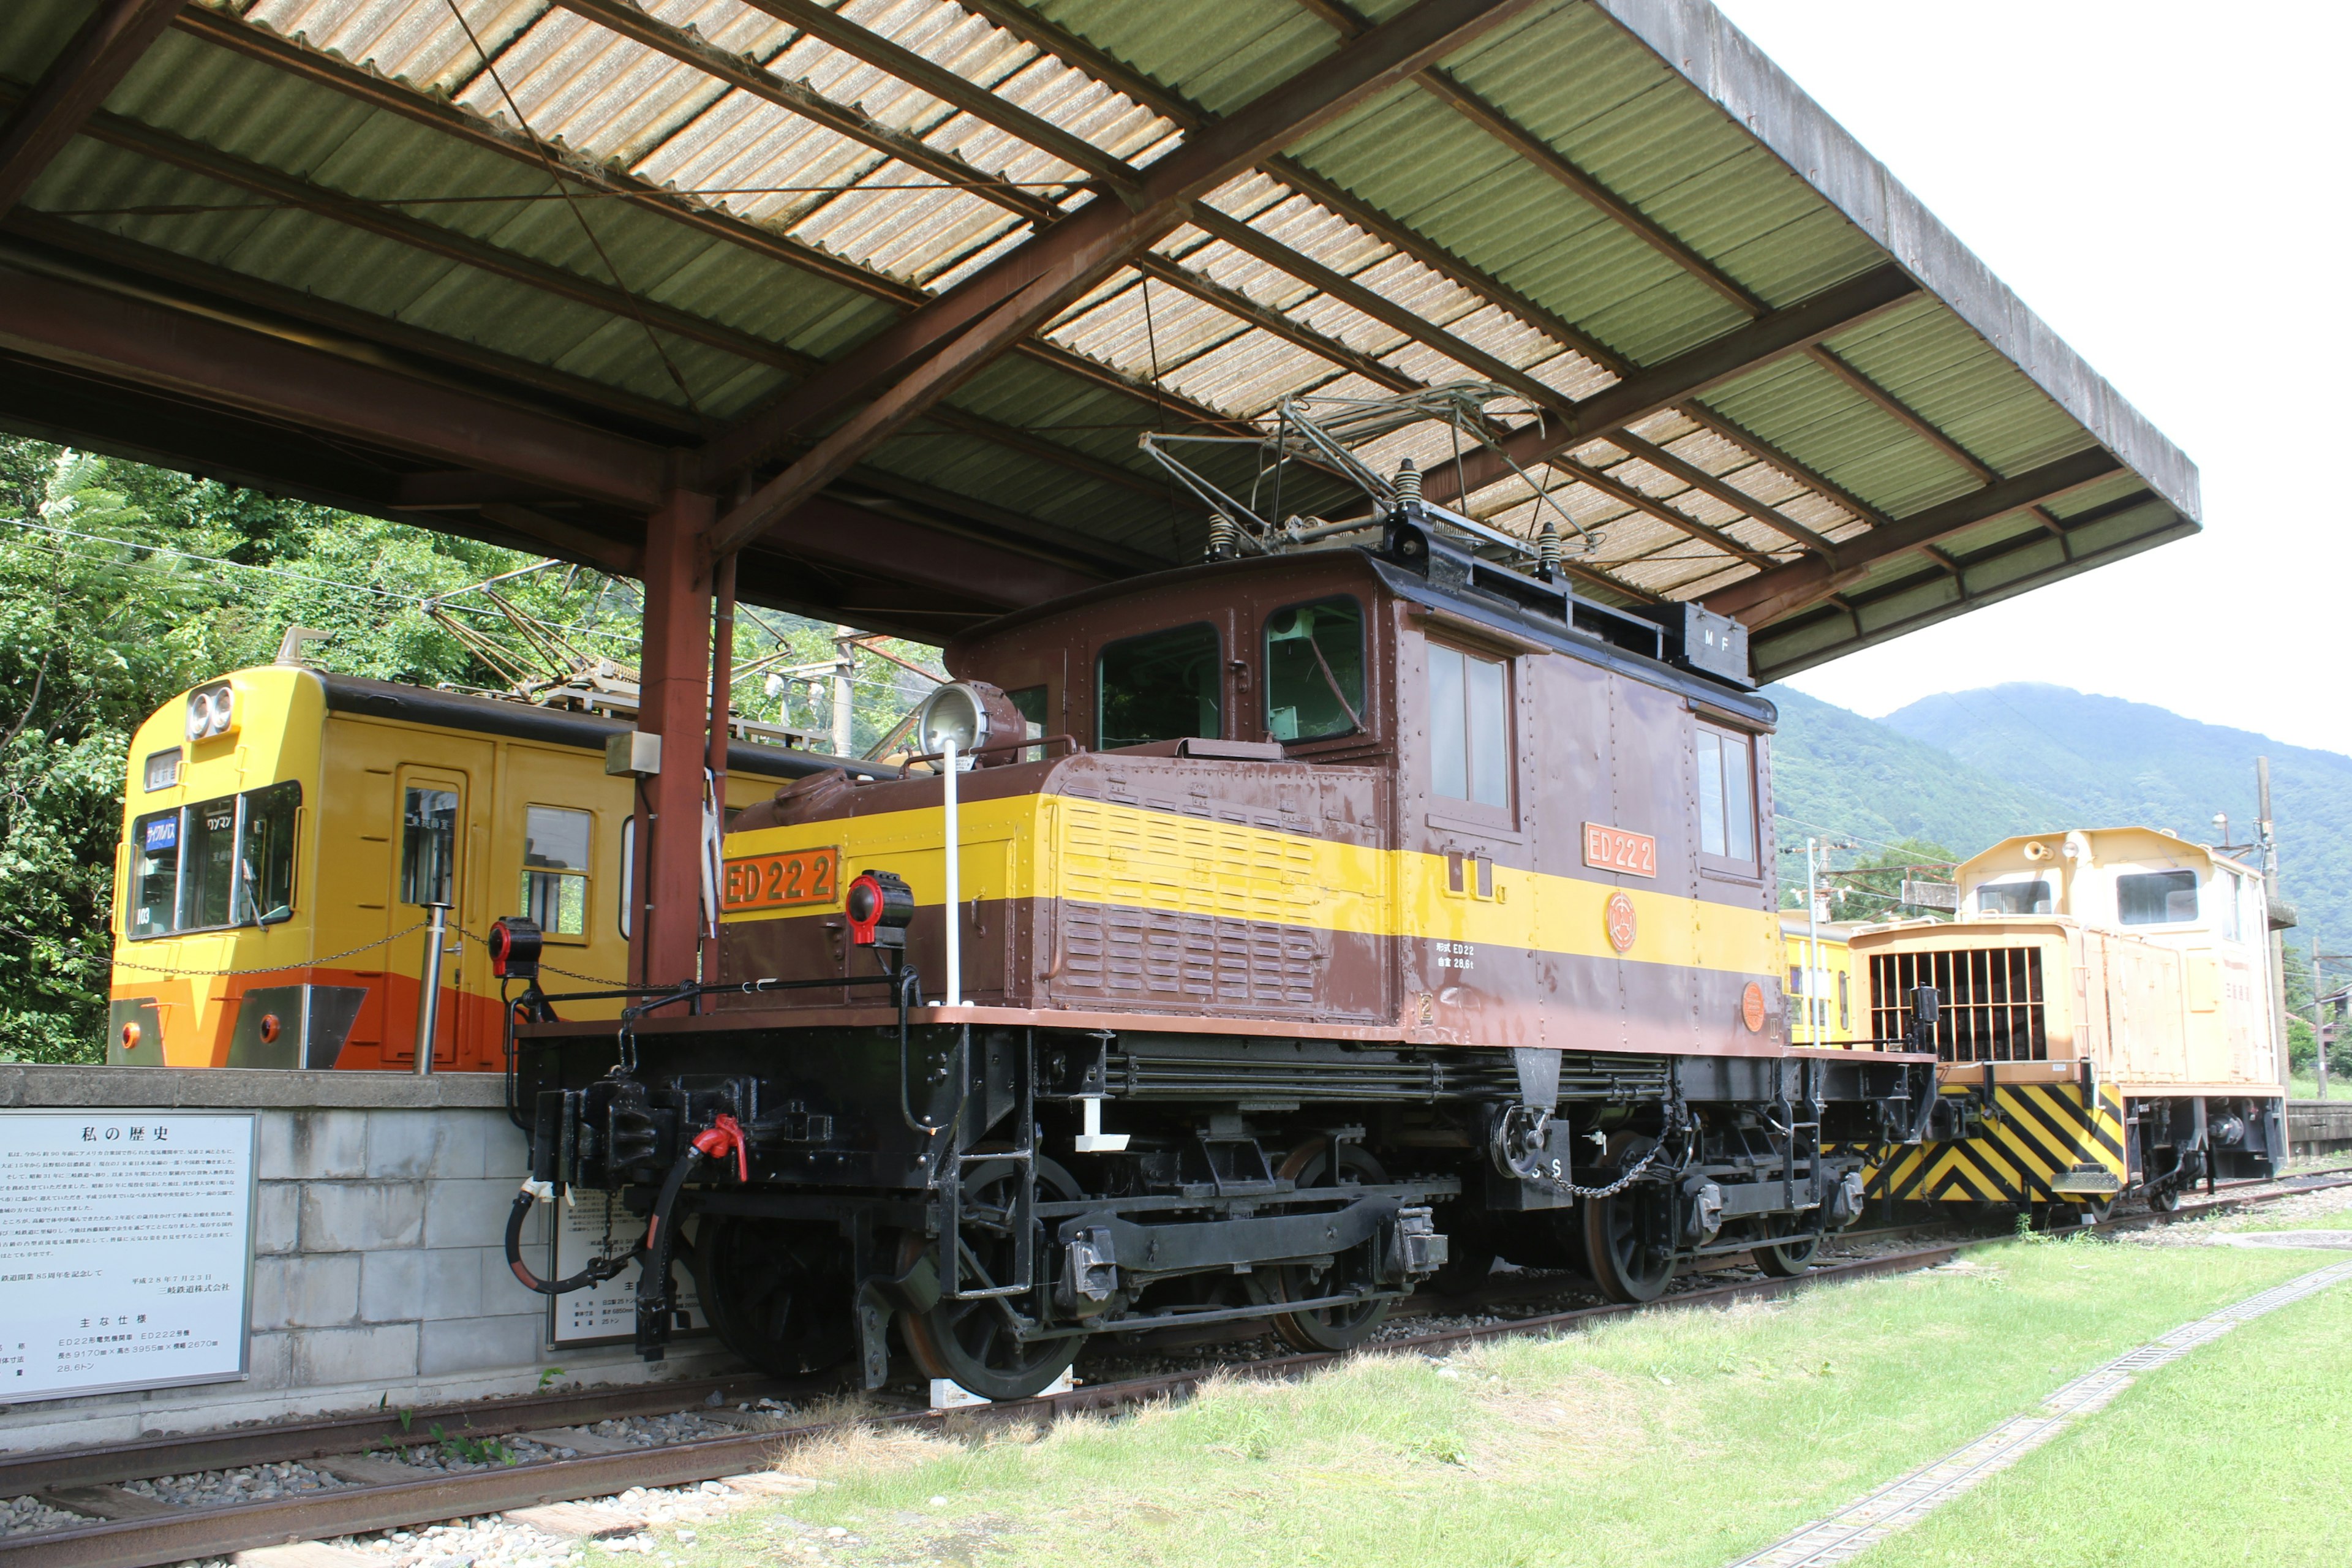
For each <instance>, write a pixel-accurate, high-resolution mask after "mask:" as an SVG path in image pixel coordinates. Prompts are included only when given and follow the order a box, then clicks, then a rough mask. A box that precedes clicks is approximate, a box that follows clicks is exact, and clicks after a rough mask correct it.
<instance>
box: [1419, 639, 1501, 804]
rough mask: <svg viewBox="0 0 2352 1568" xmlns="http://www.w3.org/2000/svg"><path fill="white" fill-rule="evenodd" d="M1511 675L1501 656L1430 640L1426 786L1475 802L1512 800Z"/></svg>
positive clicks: (1438, 791) (1499, 802)
mask: <svg viewBox="0 0 2352 1568" xmlns="http://www.w3.org/2000/svg"><path fill="white" fill-rule="evenodd" d="M1509 715H1510V680H1509V678H1508V675H1507V671H1506V670H1505V669H1504V668H1503V661H1502V660H1501V659H1499V658H1480V657H1479V656H1478V655H1476V654H1475V653H1471V652H1468V651H1466V650H1465V649H1463V648H1458V647H1446V646H1445V644H1444V643H1440V642H1433V643H1431V644H1430V645H1429V772H1430V788H1431V789H1432V790H1433V791H1434V792H1435V793H1437V794H1439V795H1444V796H1445V797H1446V798H1448V799H1450V800H1466V801H1468V802H1470V803H1471V804H1472V805H1493V806H1507V805H1510V804H1511V731H1510V724H1509Z"/></svg>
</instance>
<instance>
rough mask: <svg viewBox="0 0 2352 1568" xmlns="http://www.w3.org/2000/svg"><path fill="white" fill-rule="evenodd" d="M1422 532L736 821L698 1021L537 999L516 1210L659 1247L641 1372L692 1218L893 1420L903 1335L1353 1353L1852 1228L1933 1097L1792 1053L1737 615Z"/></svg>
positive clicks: (1421, 518)
mask: <svg viewBox="0 0 2352 1568" xmlns="http://www.w3.org/2000/svg"><path fill="white" fill-rule="evenodd" d="M1391 501H1392V504H1390V505H1385V506H1382V507H1381V509H1380V510H1379V512H1378V513H1376V521H1372V522H1371V523H1370V525H1369V532H1368V534H1366V535H1362V536H1360V538H1361V539H1362V542H1360V543H1355V544H1349V543H1346V542H1344V541H1342V542H1332V541H1324V542H1321V544H1320V547H1318V548H1301V549H1296V550H1291V551H1286V552H1280V551H1272V550H1268V551H1265V552H1262V553H1258V554H1255V555H1252V556H1248V557H1237V558H1230V559H1223V560H1213V561H1211V562H1209V563H1204V564H1202V565H1200V566H1197V567H1192V568H1188V569H1185V570H1181V571H1176V572H1171V573H1167V574H1160V575H1158V576H1154V577H1150V578H1146V579H1142V580H1139V581H1136V582H1131V583H1128V584H1119V585H1117V586H1114V587H1108V588H1104V589H1100V590H1097V591H1094V592H1092V593H1089V594H1087V595H1080V596H1078V597H1075V598H1070V599H1066V600H1063V601H1061V602H1058V603H1055V604H1051V605H1043V606H1040V607H1037V608H1035V609H1033V610H1029V611H1025V612H1023V613H1020V614H1016V615H1013V616H1007V617H1004V618H1003V619H1000V620H998V621H995V622H992V623H991V624H989V625H987V626H982V627H980V628H979V629H977V630H976V631H974V632H972V633H971V634H969V635H967V636H965V637H962V638H961V639H960V640H958V641H957V642H956V643H955V644H954V645H953V646H952V647H950V649H949V651H948V662H949V667H950V669H951V670H952V671H953V672H954V674H955V676H956V677H957V684H955V685H952V686H950V687H948V688H945V689H942V690H941V691H940V693H938V694H936V695H935V696H934V697H933V698H932V700H930V702H929V704H928V705H927V708H926V710H925V711H924V713H923V715H922V718H921V721H920V726H919V733H920V734H921V735H922V736H923V742H922V743H923V744H924V746H925V747H926V748H928V749H929V750H930V751H931V752H936V753H939V755H938V756H937V757H936V758H935V759H934V760H933V761H932V762H931V763H930V766H931V771H930V772H929V773H928V774H926V773H923V772H921V771H920V764H918V766H917V767H916V768H914V769H912V770H910V771H909V773H908V776H905V777H903V778H898V779H887V780H854V779H851V778H849V777H847V776H846V775H845V774H839V773H829V774H820V775H816V776H814V777H810V778H807V779H803V780H801V781H798V782H796V783H794V784H792V785H790V786H789V787H786V788H784V789H782V790H780V791H778V792H777V793H776V795H775V796H774V798H773V800H772V801H771V802H766V803H763V804H761V805H753V806H751V807H750V808H748V809H746V810H744V811H743V812H741V813H740V815H739V816H738V817H737V819H736V821H735V823H734V825H733V830H732V831H731V832H730V834H729V836H728V837H727V839H726V844H725V849H724V855H725V869H724V875H723V877H722V879H721V885H722V889H723V900H724V904H725V908H724V912H723V918H722V934H721V937H720V940H719V973H718V974H717V975H716V976H715V977H714V980H713V983H712V984H708V985H705V986H701V987H698V988H688V989H687V990H681V991H680V992H678V993H677V994H673V995H671V996H668V997H657V998H650V999H648V1000H647V1001H646V1002H645V1003H643V1004H641V1005H638V1006H636V1007H635V1008H633V1009H632V1010H631V1012H630V1015H629V1016H627V1017H626V1018H625V1019H624V1020H623V1021H622V1022H621V1023H620V1024H619V1025H618V1026H616V1025H615V1024H614V1022H612V1021H610V1020H604V1021H599V1022H595V1023H573V1022H561V1021H553V1020H552V1019H551V1016H550V1015H551V1013H552V1012H560V1011H562V1008H563V1007H564V1004H563V1003H562V1000H561V999H560V998H558V999H555V1000H554V1001H553V1002H552V1004H551V1005H547V1004H541V1002H539V1001H538V999H537V998H536V997H535V996H534V997H533V998H532V999H531V1002H530V1011H532V1012H534V1013H536V1014H537V1015H538V1016H539V1017H540V1018H541V1020H542V1021H539V1022H532V1023H527V1024H523V1025H520V1026H518V1028H517V1031H516V1035H517V1037H516V1041H515V1049H516V1052H517V1056H518V1064H519V1082H520V1092H521V1098H520V1100H519V1102H518V1114H519V1115H522V1116H524V1117H526V1118H527V1119H528V1120H530V1121H531V1123H532V1125H533V1129H534V1132H533V1146H534V1166H535V1168H534V1177H535V1180H536V1182H538V1183H541V1184H550V1185H561V1184H572V1185H578V1186H584V1187H590V1188H603V1189H606V1190H611V1191H616V1192H618V1193H620V1194H621V1195H622V1196H623V1198H624V1200H625V1202H626V1203H628V1204H629V1205H630V1206H631V1207H632V1208H634V1209H635V1211H636V1212H637V1213H639V1214H641V1215H646V1216H647V1217H648V1221H649V1223H648V1225H647V1227H646V1240H645V1242H644V1243H643V1244H641V1245H640V1247H639V1248H638V1252H637V1255H638V1256H639V1257H640V1258H643V1260H644V1261H645V1262H646V1264H647V1265H648V1267H647V1268H646V1269H645V1270H644V1272H643V1274H642V1277H641V1281H640V1285H639V1288H638V1289H639V1295H638V1306H639V1314H638V1321H639V1331H638V1334H639V1342H640V1348H641V1349H643V1350H645V1351H646V1352H649V1353H657V1352H658V1349H659V1346H660V1343H661V1342H662V1339H663V1337H664V1336H665V1334H666V1333H667V1324H668V1322H669V1321H670V1318H669V1315H668V1310H667V1308H668V1302H667V1292H668V1289H669V1285H668V1280H669V1268H670V1262H671V1251H670V1249H671V1247H673V1245H674V1242H675V1239H676V1238H677V1237H679V1236H680V1235H681V1233H682V1232H683V1231H685V1230H686V1229H687V1228H688V1222H689V1219H690V1220H691V1228H692V1245H691V1249H690V1250H691V1254H692V1256H691V1259H690V1263H691V1267H692V1268H693V1270H694V1272H695V1275H696V1280H697V1284H698V1289H699V1292H700V1297H701V1300H702V1301H703V1303H704V1304H705V1307H706V1309H707V1310H708V1311H709V1316H710V1319H711V1321H712V1324H713V1326H714V1327H715V1328H716V1329H717V1330H718V1331H719V1333H720V1334H721V1335H722V1336H723V1337H724V1338H725V1339H726V1341H727V1342H728V1343H729V1344H730V1346H731V1347H732V1348H733V1349H735V1350H736V1351H737V1352H740V1353H741V1354H742V1355H743V1356H744V1357H746V1358H747V1359H748V1360H750V1361H751V1362H753V1363H757V1364H760V1365H762V1366H765V1367H768V1368H771V1369H773V1370H777V1371H780V1372H789V1371H798V1370H802V1369H804V1368H809V1367H814V1366H816V1365H820V1364H825V1363H832V1362H835V1361H837V1360H841V1359H846V1358H854V1359H856V1360H857V1361H859V1362H861V1363H863V1366H864V1369H865V1372H866V1377H867V1379H868V1381H869V1383H871V1382H878V1381H879V1380H880V1379H881V1378H882V1377H883V1375H884V1373H885V1368H886V1366H887V1358H888V1353H889V1352H888V1343H887V1334H888V1332H889V1329H890V1325H891V1324H892V1323H893V1321H895V1323H896V1325H897V1330H898V1335H899V1338H900V1340H901V1341H902V1342H903V1343H904V1345H905V1347H906V1348H907V1350H908V1351H909V1352H911V1353H912V1355H913V1357H914V1359H915V1361H916V1362H917V1363H919V1365H920V1366H921V1367H922V1369H923V1370H924V1371H925V1372H926V1373H929V1375H931V1376H933V1377H943V1378H952V1379H953V1380H954V1381H955V1382H957V1383H959V1384H962V1385H963V1386H964V1387H965V1388H967V1389H969V1390H971V1391H972V1392H975V1393H978V1394H984V1395H988V1396H992V1397H1008V1396H1013V1395H1019V1394H1027V1393H1030V1392H1034V1391H1035V1390H1036V1389H1038V1388H1041V1387H1044V1386H1045V1385H1046V1384H1048V1383H1050V1382H1051V1381H1052V1380H1053V1379H1055V1377H1056V1376H1058V1375H1059V1374H1060V1373H1062V1372H1063V1371H1064V1370H1065V1369H1066V1367H1067V1366H1068V1365H1069V1364H1070V1362H1071V1360H1072V1359H1073V1357H1074V1356H1075V1355H1076V1351H1077V1348H1078V1345H1079V1343H1080V1342H1081V1341H1082V1340H1083V1339H1084V1338H1085V1337H1086V1336H1087V1335H1089V1334H1093V1333H1098V1332H1112V1333H1125V1332H1131V1331H1141V1330H1145V1329H1150V1328H1155V1327H1160V1326H1164V1325H1169V1324H1173V1323H1202V1322H1210V1321H1219V1320H1236V1319H1255V1318H1265V1317H1271V1318H1272V1319H1273V1321H1274V1322H1275V1323H1276V1327H1277V1329H1278V1330H1279V1331H1280V1332H1281V1333H1282V1334H1283V1335H1284V1336H1285V1337H1286V1339H1288V1340H1289V1341H1290V1342H1293V1343H1295V1344H1297V1345H1300V1346H1313V1347H1343V1346H1346V1345H1349V1344H1353V1343H1355V1342H1359V1341H1360V1340H1361V1339H1363V1338H1364V1337H1365V1336H1366V1335H1367V1334H1369V1333H1370V1331H1372V1329H1373V1328H1374V1326H1375V1325H1376V1324H1377V1323H1378V1322H1379V1321H1381V1317H1382V1316H1383V1314H1384V1313H1385V1312H1386V1311H1387V1310H1388V1309H1389V1307H1390V1305H1391V1303H1392V1302H1393V1301H1395V1300H1398V1299H1400V1298H1401V1297H1402V1296H1404V1295H1405V1294H1408V1293H1409V1292H1410V1291H1411V1290H1412V1289H1414V1287H1415V1286H1416V1285H1417V1284H1418V1283H1419V1282H1420V1281H1422V1280H1423V1279H1428V1278H1430V1277H1431V1276H1432V1275H1442V1276H1443V1277H1444V1278H1447V1279H1467V1278H1471V1277H1475V1276H1476V1275H1479V1274H1483V1273H1484V1272H1486V1268H1488V1267H1489V1266H1490V1265H1491V1263H1492V1262H1493V1260H1494V1259H1495V1258H1496V1257H1498V1256H1499V1257H1501V1258H1508V1259H1511V1260H1514V1261H1517V1262H1521V1263H1525V1264H1528V1265H1545V1266H1575V1267H1580V1268H1584V1269H1586V1270H1587V1271H1589V1272H1590V1273H1591V1276H1592V1277H1593V1278H1594V1279H1596V1280H1597V1281H1598V1282H1599V1283H1600V1284H1601V1287H1602V1288H1603V1289H1605V1290H1606V1291H1607V1292H1608V1293H1609V1294H1610V1295H1612V1297H1615V1298H1617V1299H1620V1300H1643V1299H1647V1298H1650V1297H1654V1296H1655V1295H1656V1294H1658V1293H1659V1292H1660V1291H1661V1290H1663V1289H1664V1287H1665V1286H1666V1284H1667V1281H1668V1280H1669V1279H1670V1278H1671V1277H1672V1275H1673V1273H1674V1271H1675V1268H1677V1267H1679V1266H1681V1265H1683V1264H1684V1263H1685V1262H1688V1261H1690V1260H1692V1259H1695V1258H1704V1257H1706V1256H1708V1255H1711V1254H1715V1255H1720V1254H1727V1253H1734V1252H1741V1251H1748V1250H1751V1249H1752V1250H1753V1251H1754V1252H1755V1254H1756V1256H1757V1257H1758V1258H1759V1260H1761V1262H1762V1263H1763V1266H1764V1267H1765V1268H1767V1269H1769V1270H1772V1271H1774V1272H1794V1271H1796V1270H1799V1269H1801V1268H1804V1267H1805V1266H1806V1265H1807V1262H1808V1260H1809V1259H1810V1258H1811V1254H1812V1252H1813V1250H1814V1248H1815V1247H1817V1246H1818V1245H1819V1243H1820V1242H1821V1240H1822V1237H1824V1236H1825V1235H1826V1234H1828V1233H1831V1232H1832V1231H1834V1230H1836V1229H1837V1228H1838V1227H1840V1226H1844V1225H1846V1224H1848V1223H1850V1222H1851V1221H1852V1220H1853V1218H1854V1217H1855V1216H1856V1215H1858V1213H1859V1212H1860V1209H1861V1205H1862V1194H1863V1183H1862V1173H1863V1167H1864V1157H1865V1152H1866V1151H1868V1150H1871V1149H1874V1148H1880V1147H1883V1146H1884V1145H1885V1144H1887V1143H1889V1142H1903V1141H1904V1140H1906V1138H1911V1137H1913V1136H1915V1133H1914V1129H1915V1127H1916V1125H1917V1124H1918V1123H1920V1122H1921V1121H1924V1112H1925V1110H1926V1108H1927V1105H1928V1104H1930V1103H1931V1102H1932V1099H1933V1094H1934V1061H1933V1058H1932V1057H1931V1056H1929V1057H1921V1056H1916V1055H1911V1054H1906V1053H1903V1052H1899V1051H1854V1050H1850V1049H1828V1050H1812V1049H1799V1048H1793V1047H1791V1046H1790V1043H1789V1036H1788V1024H1789V1020H1788V1011H1787V1007H1786V1005H1785V1002H1784V997H1783V989H1782V984H1781V979H1780V976H1781V969H1782V965H1781V956H1782V954H1781V936H1780V926H1779V923H1778V919H1777V916H1776V914H1775V912H1774V905H1775V902H1776V900H1775V879H1774V875H1773V868H1772V865H1771V860H1770V856H1771V850H1770V843H1769V826H1768V825H1769V820H1770V816H1769V813H1770V804H1769V803H1770V785H1769V776H1770V775H1769V745H1770V741H1769V737H1770V731H1771V724H1772V720H1773V710H1772V708H1771V705H1770V704H1769V702H1767V701H1765V700H1762V699H1760V698H1759V697H1758V696H1756V695H1755V694H1754V693H1753V691H1752V690H1751V689H1749V686H1748V679H1747V669H1746V657H1745V651H1744V647H1743V639H1742V637H1741V635H1740V633H1739V629H1738V627H1737V626H1735V625H1733V624H1732V623H1730V622H1727V621H1725V620H1722V619H1720V618H1719V617H1714V616H1707V615H1706V613H1705V612H1703V611H1701V610H1699V609H1698V608H1696V606H1680V605H1677V606H1670V607H1668V609H1667V610H1665V611H1662V612H1660V613H1658V614H1657V615H1655V616H1645V615H1641V614H1635V613H1633V612H1629V611H1624V610H1619V609H1612V608H1608V607H1604V606H1601V605H1595V604H1591V603H1587V602H1585V601H1583V600H1580V599H1579V598H1578V597H1577V596H1575V595H1573V594H1572V593H1570V591H1569V589H1568V587H1567V584H1566V578H1565V577H1564V576H1563V575H1562V574H1560V573H1559V569H1558V567H1557V565H1556V563H1554V558H1553V557H1552V556H1551V555H1550V553H1549V552H1546V554H1545V556H1544V557H1543V558H1542V559H1541V560H1540V561H1534V560H1528V561H1525V562H1518V563H1515V562H1512V561H1509V560H1499V559H1497V558H1496V557H1497V556H1498V555H1501V554H1503V553H1504V552H1502V551H1500V550H1498V549H1497V548H1496V544H1495V542H1493V540H1492V539H1491V537H1490V536H1486V535H1485V534H1484V533H1483V531H1479V530H1477V529H1476V528H1475V525H1473V524H1470V523H1469V522H1468V521H1467V520H1463V519H1458V518H1456V517H1454V514H1451V513H1447V512H1444V511H1443V510H1440V509H1437V508H1434V507H1430V506H1425V505H1424V504H1423V503H1422V502H1421V501H1420V500H1418V498H1417V497H1416V496H1414V495H1413V494H1412V491H1411V489H1410V487H1400V493H1399V494H1397V495H1395V496H1393V497H1391ZM1533 553H1534V552H1529V555H1530V557H1532V556H1533ZM548 1190H549V1188H548V1186H541V1187H539V1188H538V1191H539V1192H541V1194H544V1193H546V1192H547V1191H548ZM529 1203H530V1195H529V1193H528V1191H527V1194H526V1195H525V1197H524V1198H522V1199H520V1200H519V1205H518V1213H517V1226H516V1227H515V1228H516V1231H517V1234H520V1219H521V1215H522V1213H523V1211H524V1208H525V1207H527V1205H528V1204H529ZM518 1262H519V1263H520V1259H519V1258H518ZM614 1267H617V1261H616V1262H615V1263H614V1264H610V1265H606V1266H604V1268H605V1270H606V1272H608V1273H609V1270H610V1269H611V1268H614ZM575 1278H578V1277H575ZM563 1283H570V1282H563ZM547 1288H550V1289H553V1288H556V1287H552V1286H551V1287H547Z"/></svg>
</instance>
